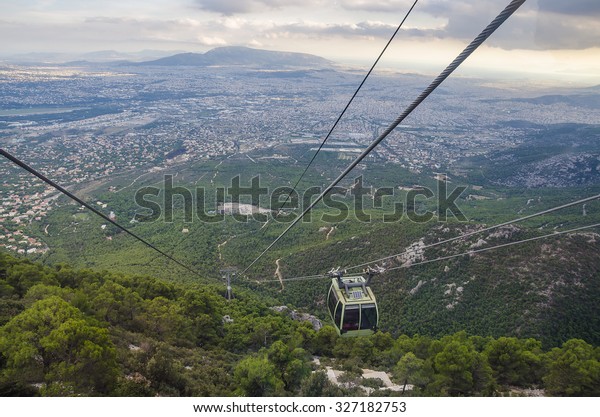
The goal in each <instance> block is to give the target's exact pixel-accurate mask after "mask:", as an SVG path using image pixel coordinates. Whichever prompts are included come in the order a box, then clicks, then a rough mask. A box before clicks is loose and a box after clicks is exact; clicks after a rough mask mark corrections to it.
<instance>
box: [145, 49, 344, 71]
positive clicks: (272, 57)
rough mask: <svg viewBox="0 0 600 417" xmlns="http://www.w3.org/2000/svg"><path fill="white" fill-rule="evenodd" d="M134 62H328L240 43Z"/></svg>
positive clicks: (273, 65)
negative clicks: (205, 50) (249, 46)
mask: <svg viewBox="0 0 600 417" xmlns="http://www.w3.org/2000/svg"><path fill="white" fill-rule="evenodd" d="M136 65H143V66H150V65H158V66H193V67H208V66H238V65H239V66H254V67H263V68H286V67H294V68H297V67H303V68H307V67H308V68H328V67H331V65H332V62H331V61H328V60H326V59H325V58H321V57H319V56H316V55H311V54H302V53H297V52H278V51H267V50H264V49H253V48H246V47H242V46H228V47H220V48H215V49H211V50H210V51H208V52H206V53H203V54H199V53H192V52H190V53H182V54H176V55H173V56H168V57H165V58H160V59H156V60H153V61H146V62H140V63H138V64H136Z"/></svg>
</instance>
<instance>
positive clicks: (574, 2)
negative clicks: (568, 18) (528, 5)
mask: <svg viewBox="0 0 600 417" xmlns="http://www.w3.org/2000/svg"><path fill="white" fill-rule="evenodd" d="M538 4H539V7H540V11H543V12H553V13H560V14H566V15H576V16H590V15H594V16H598V15H600V1H598V0H539V1H538Z"/></svg>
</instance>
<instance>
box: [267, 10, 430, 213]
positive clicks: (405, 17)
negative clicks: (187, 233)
mask: <svg viewBox="0 0 600 417" xmlns="http://www.w3.org/2000/svg"><path fill="white" fill-rule="evenodd" d="M418 2H419V0H415V2H414V3H413V5H412V6H411V7H410V9H409V10H408V12H406V15H405V16H404V19H402V22H400V24H399V25H398V27H397V28H396V31H395V32H394V33H393V34H392V36H391V37H390V39H389V40H388V42H387V44H386V45H385V46H384V48H383V50H382V51H381V53H380V54H379V56H378V57H377V59H376V60H375V62H374V63H373V65H372V66H371V69H369V71H368V72H367V74H366V75H365V77H364V78H363V80H362V82H361V83H360V85H359V86H358V88H357V89H356V91H355V92H354V94H352V97H350V100H349V101H348V103H347V104H346V107H344V110H342V112H341V113H340V115H339V116H338V118H337V120H336V121H335V123H334V124H333V126H332V127H331V129H329V132H328V133H327V135H326V136H325V138H324V139H323V141H322V142H321V144H320V145H319V148H318V149H317V151H316V152H315V153H314V155H313V156H312V158H311V160H310V162H309V163H308V165H306V168H304V172H302V174H301V175H300V177H299V178H298V180H297V181H296V184H295V185H294V187H292V190H291V191H290V192H289V193H288V195H287V197H286V198H285V201H284V202H283V203H282V204H281V206H280V207H279V209H278V210H277V212H276V213H275V217H277V216H278V215H279V213H280V212H281V209H283V207H284V206H285V205H286V204H287V202H288V201H289V199H290V197H291V196H292V194H293V193H294V191H296V188H297V187H298V184H300V181H302V178H304V176H305V175H306V172H307V171H308V169H309V168H310V166H311V165H312V163H313V162H314V161H315V158H316V157H317V155H318V154H319V152H321V149H323V146H324V145H325V143H326V142H327V140H328V139H329V137H330V136H331V134H332V133H333V131H334V130H335V128H336V127H337V125H338V124H339V122H340V120H342V117H344V114H346V111H347V110H348V108H349V107H350V104H352V102H353V101H354V99H355V98H356V96H357V95H358V93H359V91H360V90H361V88H362V86H363V85H364V84H365V82H366V81H367V78H369V76H370V75H371V73H372V72H373V70H374V69H375V67H376V66H377V64H378V63H379V60H380V59H381V57H382V56H383V54H384V53H385V51H386V50H387V49H388V47H389V46H390V44H391V43H392V41H393V40H394V38H395V37H396V35H397V34H398V32H399V31H400V29H401V28H402V25H404V22H405V21H406V19H408V16H409V15H410V14H411V12H412V11H413V9H414V8H415V6H416V5H417V3H418Z"/></svg>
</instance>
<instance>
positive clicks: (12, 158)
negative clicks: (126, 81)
mask: <svg viewBox="0 0 600 417" xmlns="http://www.w3.org/2000/svg"><path fill="white" fill-rule="evenodd" d="M0 155H2V156H3V157H5V158H6V159H8V160H9V161H11V162H12V163H14V164H16V165H18V166H19V167H21V168H23V169H24V170H26V171H28V172H29V173H30V174H33V175H35V176H36V177H38V178H39V179H41V180H42V181H44V182H45V183H46V184H48V185H50V186H52V187H54V188H55V189H57V190H58V191H60V192H61V193H62V194H64V195H66V196H67V197H69V198H70V199H72V200H75V201H76V202H77V203H79V204H81V205H82V206H84V207H86V208H87V209H89V210H91V211H92V212H93V213H94V214H96V215H98V216H100V217H102V218H103V219H104V220H106V221H107V222H109V223H111V224H112V225H114V226H115V227H117V228H119V229H120V230H122V231H124V232H125V233H127V234H128V235H130V236H132V237H133V238H135V239H137V240H139V241H140V242H142V243H143V244H144V245H146V246H148V247H149V248H151V249H153V250H155V251H156V252H158V253H159V254H161V255H162V256H164V257H165V258H167V259H169V260H171V261H172V262H174V263H176V264H177V265H179V266H181V267H182V268H184V269H185V270H187V271H189V272H191V273H192V274H194V275H197V276H199V277H200V276H201V275H200V274H199V273H198V272H197V271H195V270H194V269H192V268H191V267H189V266H187V265H185V264H184V263H182V262H180V261H178V260H177V259H175V258H173V257H172V256H170V255H168V254H166V253H165V252H163V251H162V250H160V249H159V248H157V247H156V246H154V245H153V244H152V243H150V242H148V241H147V240H145V239H144V238H141V237H139V236H138V235H136V234H135V233H133V232H132V231H130V230H128V229H126V228H125V227H123V226H121V225H120V224H119V223H117V222H115V221H114V220H112V219H111V218H110V217H108V216H107V215H106V214H104V213H102V212H100V211H98V210H97V209H96V208H94V207H93V206H91V205H90V204H88V203H86V202H85V201H83V200H82V199H80V198H79V197H77V196H76V195H74V194H73V193H71V192H70V191H68V190H66V189H65V188H64V187H61V186H60V185H58V184H57V183H56V182H54V181H52V180H51V179H49V178H48V177H46V176H45V175H44V174H42V173H40V172H38V171H37V170H35V169H34V168H32V167H30V166H29V165H27V164H26V163H25V162H23V161H21V160H20V159H19V158H17V157H16V156H13V155H12V154H10V153H8V152H7V151H5V150H4V149H0Z"/></svg>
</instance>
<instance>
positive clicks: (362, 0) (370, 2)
mask: <svg viewBox="0 0 600 417" xmlns="http://www.w3.org/2000/svg"><path fill="white" fill-rule="evenodd" d="M413 3H414V0H341V1H339V4H340V5H341V6H342V7H343V8H345V9H348V10H364V11H369V12H402V11H406V10H408V8H409V7H410V6H411V5H412V4H413Z"/></svg>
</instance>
